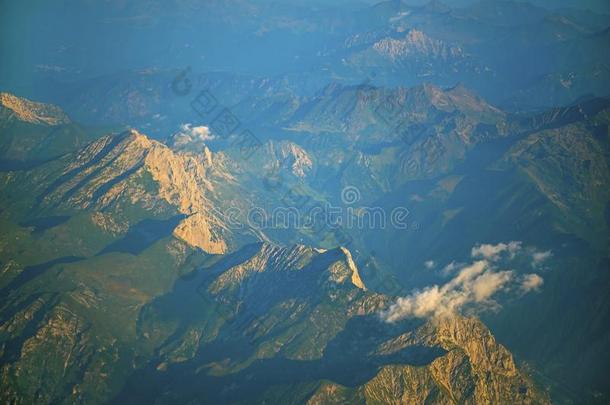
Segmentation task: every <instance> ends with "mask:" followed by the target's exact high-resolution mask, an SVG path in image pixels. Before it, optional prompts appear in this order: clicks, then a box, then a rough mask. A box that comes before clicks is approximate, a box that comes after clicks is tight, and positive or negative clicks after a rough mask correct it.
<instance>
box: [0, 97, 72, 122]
mask: <svg viewBox="0 0 610 405" xmlns="http://www.w3.org/2000/svg"><path fill="white" fill-rule="evenodd" d="M1 107H4V108H6V109H8V110H10V111H11V112H12V115H13V116H14V117H16V118H17V119H18V120H21V121H24V122H29V123H32V124H38V125H52V126H54V125H62V124H69V123H70V122H71V121H70V118H68V115H67V114H66V113H65V112H64V111H63V110H62V109H61V108H59V107H58V106H56V105H54V104H45V103H39V102H35V101H31V100H28V99H26V98H22V97H17V96H15V95H14V94H11V93H2V92H0V108H1Z"/></svg>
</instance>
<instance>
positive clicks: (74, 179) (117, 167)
mask: <svg viewBox="0 0 610 405" xmlns="http://www.w3.org/2000/svg"><path fill="white" fill-rule="evenodd" d="M65 161H66V162H67V165H66V166H65V167H64V168H62V169H60V170H61V172H60V173H59V174H58V175H57V179H56V180H54V181H52V182H50V184H49V186H48V187H47V188H46V190H44V192H43V193H42V194H41V197H40V202H41V203H43V204H46V205H50V206H56V207H64V208H65V209H68V208H72V209H73V208H77V209H88V210H95V211H98V212H99V211H110V212H112V213H114V214H115V218H114V220H115V221H116V220H119V221H127V222H128V223H129V222H130V220H132V219H133V217H134V216H135V217H137V216H138V215H134V213H133V212H132V210H133V208H132V207H138V208H139V210H141V211H143V213H141V214H139V216H140V217H142V216H144V215H145V213H146V212H148V213H150V214H152V215H172V214H182V215H184V216H185V218H184V219H183V220H182V221H181V222H180V223H179V225H178V226H177V227H176V229H175V231H174V234H175V235H176V236H177V237H178V238H180V239H182V240H184V241H185V242H187V243H189V244H190V245H192V246H195V247H198V248H201V249H203V250H204V251H206V252H208V253H224V252H226V250H227V241H226V240H225V236H226V234H227V232H228V230H227V228H226V226H225V225H224V224H223V223H222V221H221V220H220V219H219V218H218V216H217V215H215V212H214V205H213V202H212V199H213V198H214V180H213V178H214V173H215V171H218V168H217V167H214V163H213V162H212V157H211V154H210V153H208V154H207V155H196V154H186V153H177V152H174V151H173V150H171V149H170V148H168V147H167V146H166V145H164V144H162V143H160V142H157V141H154V140H151V139H149V138H147V137H146V136H145V135H142V134H140V133H139V132H137V131H135V130H130V131H127V132H124V133H122V134H118V135H111V136H106V137H103V138H101V139H99V140H98V141H95V142H93V143H92V144H90V145H89V146H87V147H85V148H84V149H82V150H80V151H79V152H77V153H75V154H74V155H72V156H68V157H66V159H65ZM150 214H149V215H150ZM98 220H99V218H98ZM107 222H108V221H105V222H104V223H103V224H102V225H101V226H104V227H106V226H107V225H108V224H107Z"/></svg>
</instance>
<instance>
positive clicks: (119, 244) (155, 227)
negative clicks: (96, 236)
mask: <svg viewBox="0 0 610 405" xmlns="http://www.w3.org/2000/svg"><path fill="white" fill-rule="evenodd" d="M186 217H187V216H186V215H184V214H179V215H174V216H173V217H171V218H169V219H163V220H158V219H144V220H142V221H140V222H138V223H137V224H135V225H133V226H132V227H130V228H129V231H128V232H127V234H126V235H125V236H124V237H123V238H122V239H120V240H118V241H116V242H113V243H111V244H109V245H108V246H106V247H105V248H104V249H102V250H101V251H100V252H99V253H98V254H97V255H96V256H101V255H104V254H106V253H111V252H119V253H131V254H132V255H139V254H140V253H142V252H143V251H144V250H146V249H147V248H148V247H150V246H151V245H153V244H154V243H155V242H157V241H158V240H161V239H163V238H165V237H167V236H169V235H171V234H172V232H173V231H174V229H175V228H176V226H178V224H179V223H180V221H182V220H183V219H184V218H186Z"/></svg>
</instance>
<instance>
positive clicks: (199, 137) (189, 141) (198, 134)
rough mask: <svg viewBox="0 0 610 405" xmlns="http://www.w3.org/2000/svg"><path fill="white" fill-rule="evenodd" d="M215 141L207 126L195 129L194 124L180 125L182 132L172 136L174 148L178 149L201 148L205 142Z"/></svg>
mask: <svg viewBox="0 0 610 405" xmlns="http://www.w3.org/2000/svg"><path fill="white" fill-rule="evenodd" d="M213 139H215V136H214V135H212V133H211V132H210V129H209V128H208V127H206V126H198V127H194V126H193V125H192V124H188V123H187V124H182V125H180V131H178V132H177V133H175V134H174V135H173V136H172V146H173V147H175V148H178V149H181V148H187V147H201V146H203V145H204V144H205V142H208V141H211V140H213Z"/></svg>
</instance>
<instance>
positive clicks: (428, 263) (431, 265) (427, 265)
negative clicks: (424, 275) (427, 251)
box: [424, 260, 436, 270]
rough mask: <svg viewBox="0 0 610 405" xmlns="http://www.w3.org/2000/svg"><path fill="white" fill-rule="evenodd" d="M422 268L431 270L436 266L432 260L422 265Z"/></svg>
mask: <svg viewBox="0 0 610 405" xmlns="http://www.w3.org/2000/svg"><path fill="white" fill-rule="evenodd" d="M424 266H426V268H427V269H428V270H432V269H433V268H434V267H435V266H436V263H435V262H434V260H428V261H426V262H425V263H424Z"/></svg>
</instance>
